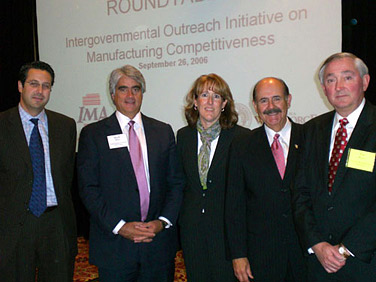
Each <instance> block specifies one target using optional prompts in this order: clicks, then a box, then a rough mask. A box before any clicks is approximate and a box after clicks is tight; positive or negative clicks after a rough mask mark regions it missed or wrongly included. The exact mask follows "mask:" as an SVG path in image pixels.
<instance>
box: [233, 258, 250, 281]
mask: <svg viewBox="0 0 376 282" xmlns="http://www.w3.org/2000/svg"><path fill="white" fill-rule="evenodd" d="M232 267H233V269H234V273H235V276H236V278H238V280H239V282H248V281H249V278H251V279H253V275H252V271H251V267H250V265H249V261H248V259H247V258H237V259H233V260H232Z"/></svg>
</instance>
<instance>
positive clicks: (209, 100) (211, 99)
mask: <svg viewBox="0 0 376 282" xmlns="http://www.w3.org/2000/svg"><path fill="white" fill-rule="evenodd" d="M213 99H214V98H213V95H210V94H209V99H208V103H209V104H213Z"/></svg>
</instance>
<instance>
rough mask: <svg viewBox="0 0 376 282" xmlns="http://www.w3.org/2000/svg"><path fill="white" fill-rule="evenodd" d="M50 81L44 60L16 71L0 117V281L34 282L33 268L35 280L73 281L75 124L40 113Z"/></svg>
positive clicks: (44, 111)
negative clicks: (13, 100)
mask: <svg viewBox="0 0 376 282" xmlns="http://www.w3.org/2000/svg"><path fill="white" fill-rule="evenodd" d="M54 78H55V74H54V71H53V69H52V68H51V66H50V65H48V64H46V63H44V62H39V61H37V62H33V63H30V64H25V65H24V66H22V67H21V69H20V72H19V81H18V90H19V92H20V94H21V95H20V103H19V105H18V107H15V108H11V109H9V110H7V111H5V112H2V113H1V114H0V277H1V280H2V281H20V282H25V281H26V282H27V281H30V282H34V281H36V268H38V272H37V273H38V275H37V277H38V281H64V282H67V281H72V279H73V269H74V258H75V255H76V253H77V237H76V236H77V235H76V222H75V215H74V209H73V204H72V199H71V194H70V191H71V187H72V179H73V172H74V158H75V148H76V125H75V122H74V120H73V119H71V118H68V117H66V116H63V115H61V114H58V113H55V112H52V111H49V110H46V109H45V105H46V104H47V102H48V100H49V98H50V92H51V88H52V85H53V83H54ZM35 152H38V153H37V155H38V156H37V157H36V154H35Z"/></svg>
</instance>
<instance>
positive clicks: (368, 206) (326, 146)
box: [293, 102, 376, 262]
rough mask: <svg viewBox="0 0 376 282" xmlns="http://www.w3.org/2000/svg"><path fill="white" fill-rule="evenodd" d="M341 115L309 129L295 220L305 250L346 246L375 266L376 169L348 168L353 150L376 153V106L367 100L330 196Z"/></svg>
mask: <svg viewBox="0 0 376 282" xmlns="http://www.w3.org/2000/svg"><path fill="white" fill-rule="evenodd" d="M334 114H335V112H334V111H332V112H329V113H326V114H324V115H321V116H319V117H317V118H315V119H313V120H311V121H309V122H308V123H307V124H306V125H305V130H304V131H305V136H306V142H305V143H304V147H303V154H302V158H301V160H300V170H299V173H298V176H297V179H296V185H295V193H294V202H293V203H294V216H295V219H296V223H297V227H298V232H299V235H300V238H301V240H302V242H303V245H304V248H305V249H306V250H307V249H308V248H310V247H312V246H314V245H315V244H317V243H319V242H323V241H326V242H329V243H330V244H332V245H336V244H338V243H340V242H342V243H343V244H344V245H345V246H346V247H347V248H348V249H349V250H350V251H351V252H352V253H353V254H354V255H355V257H356V258H358V259H360V260H363V261H365V262H370V260H371V258H372V256H373V255H374V253H375V250H376V235H375V234H376V177H375V176H376V169H375V168H374V169H373V172H366V171H362V170H359V169H353V168H347V167H346V165H345V164H346V160H347V157H348V151H349V148H354V149H359V150H364V151H367V152H376V108H375V107H374V106H373V105H371V104H370V103H368V102H366V104H365V106H364V109H363V111H362V113H361V115H360V117H359V119H358V122H357V124H356V126H355V128H354V131H353V133H352V135H351V137H350V139H349V142H348V144H347V146H346V149H345V151H344V153H343V155H342V158H341V162H340V163H339V167H338V170H337V175H336V178H335V181H334V185H333V191H332V195H331V196H330V195H329V193H328V188H327V187H328V169H329V153H330V152H329V150H330V139H331V130H332V124H333V119H334Z"/></svg>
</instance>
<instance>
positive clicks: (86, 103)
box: [77, 93, 107, 126]
mask: <svg viewBox="0 0 376 282" xmlns="http://www.w3.org/2000/svg"><path fill="white" fill-rule="evenodd" d="M106 117H107V112H106V108H105V107H104V106H103V107H101V96H100V94H99V93H89V94H86V95H85V96H83V97H82V107H80V114H79V118H78V120H77V123H83V124H84V126H85V125H87V124H89V123H92V122H95V121H98V120H101V119H104V118H106Z"/></svg>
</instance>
